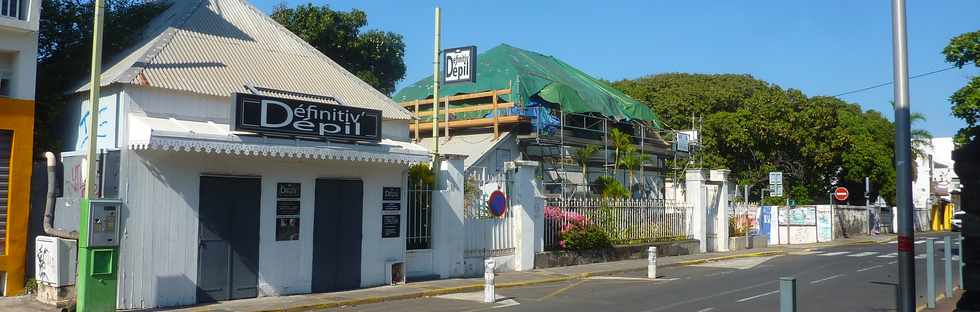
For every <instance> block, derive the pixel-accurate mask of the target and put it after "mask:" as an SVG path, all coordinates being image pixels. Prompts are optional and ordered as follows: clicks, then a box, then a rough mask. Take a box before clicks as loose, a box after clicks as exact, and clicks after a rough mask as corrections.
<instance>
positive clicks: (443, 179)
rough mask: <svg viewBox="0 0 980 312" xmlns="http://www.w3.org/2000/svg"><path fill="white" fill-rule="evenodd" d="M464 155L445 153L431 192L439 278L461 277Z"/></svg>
mask: <svg viewBox="0 0 980 312" xmlns="http://www.w3.org/2000/svg"><path fill="white" fill-rule="evenodd" d="M464 159H466V156H464V155H447V154H443V155H442V161H440V166H439V175H438V176H437V177H436V190H438V191H436V192H433V196H432V253H433V255H432V260H433V264H434V265H433V267H434V268H435V273H436V274H438V275H439V277H440V278H451V277H461V276H463V273H464V266H463V253H464V249H465V248H466V246H465V244H466V241H465V240H464V239H462V237H465V236H466V232H465V230H466V229H465V227H464V224H465V223H464V221H463V217H464V215H463V184H464V181H465V180H464V177H463V160H464Z"/></svg>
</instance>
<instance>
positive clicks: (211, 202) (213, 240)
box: [197, 176, 262, 302]
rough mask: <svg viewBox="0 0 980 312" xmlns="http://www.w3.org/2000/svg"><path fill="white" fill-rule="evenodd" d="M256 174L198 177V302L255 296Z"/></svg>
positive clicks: (257, 250)
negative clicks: (252, 175)
mask: <svg viewBox="0 0 980 312" xmlns="http://www.w3.org/2000/svg"><path fill="white" fill-rule="evenodd" d="M261 191H262V183H261V180H260V179H259V178H242V177H211V176H202V177H201V186H200V202H199V203H200V204H199V206H198V207H199V209H198V210H199V211H198V215H199V216H200V232H199V235H198V236H199V244H198V269H197V301H198V302H213V301H218V300H229V299H242V298H252V297H256V296H257V295H258V288H257V287H258V271H259V270H258V269H259V206H260V200H261V197H260V193H261Z"/></svg>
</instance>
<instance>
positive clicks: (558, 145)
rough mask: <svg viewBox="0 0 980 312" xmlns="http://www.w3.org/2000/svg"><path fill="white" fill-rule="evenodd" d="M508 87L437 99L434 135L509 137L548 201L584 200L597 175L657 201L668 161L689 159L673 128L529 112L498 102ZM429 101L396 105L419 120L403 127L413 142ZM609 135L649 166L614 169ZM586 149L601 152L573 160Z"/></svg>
mask: <svg viewBox="0 0 980 312" xmlns="http://www.w3.org/2000/svg"><path fill="white" fill-rule="evenodd" d="M512 88H513V86H512V85H511V86H509V87H508V88H507V89H499V90H490V91H485V92H479V93H470V94H460V95H453V96H446V97H443V98H440V99H439V101H438V103H439V104H440V105H443V106H444V107H445V108H444V109H441V110H442V111H443V112H445V114H446V115H445V116H440V119H442V120H441V121H440V122H439V126H438V129H435V131H445V133H446V135H447V137H449V136H450V135H453V134H459V135H461V134H468V133H489V132H492V133H493V138H494V139H495V140H496V139H498V138H500V137H501V135H502V133H503V132H513V133H515V134H516V140H517V144H518V146H519V148H520V157H521V159H523V160H534V161H538V162H539V163H540V166H539V172H538V177H539V184H540V186H541V189H542V190H544V192H545V196H547V197H549V198H561V199H565V198H576V197H588V196H590V193H591V192H592V191H593V187H594V185H593V181H594V179H595V178H597V177H598V176H600V175H603V176H613V178H615V179H617V180H620V182H621V183H623V184H624V185H626V186H627V187H629V188H630V192H631V193H632V194H633V196H634V197H638V198H657V199H662V198H663V197H664V194H663V188H664V179H666V176H667V174H668V168H667V162H668V160H674V161H675V162H676V160H677V159H687V158H689V155H690V154H689V153H687V152H678V151H676V149H675V148H674V146H673V142H672V140H674V138H675V134H676V131H674V130H665V129H660V128H658V127H656V126H654V125H651V124H650V123H647V122H643V121H637V120H632V121H627V120H615V119H612V118H608V117H606V116H602V115H599V114H592V113H567V112H564V111H563V110H562V109H561V105H537V106H528V105H526V103H514V102H502V101H501V99H500V98H499V97H500V96H501V95H507V94H511V93H512ZM433 103H434V101H433V100H432V99H431V98H429V99H420V100H413V101H407V102H402V103H401V104H402V107H404V108H406V109H408V110H409V111H412V112H413V113H415V115H416V116H417V117H418V118H417V119H415V120H414V121H413V122H412V123H411V124H410V125H409V131H410V133H411V134H413V137H414V140H415V141H416V142H418V141H420V140H421V139H422V138H425V137H427V136H428V135H431V133H432V131H433V126H432V122H431V118H432V105H433ZM549 104H550V103H549ZM551 119H554V120H551ZM426 121H429V122H426ZM554 121H557V123H555V122H554ZM612 129H619V130H620V131H622V132H623V133H625V134H626V135H627V136H628V137H629V141H630V143H631V144H632V145H633V146H634V147H635V151H636V152H637V153H639V154H640V155H643V156H647V157H649V160H648V161H643V162H641V163H640V164H639V166H637V168H635V169H634V170H630V171H633V172H632V173H629V172H627V170H624V169H619V168H617V167H618V166H617V165H616V164H615V158H616V156H615V145H614V144H613V143H614V142H611V139H610V136H609V132H610V131H612ZM589 145H594V146H597V147H598V148H599V151H597V152H596V153H595V154H594V155H592V157H590V158H588V159H584V160H583V159H576V157H575V156H573V155H575V151H576V150H578V149H582V148H586V147H587V146H589ZM583 163H584V164H585V170H584V171H583V168H582V164H583ZM612 171H615V172H612ZM583 172H584V175H583ZM627 176H637V177H638V179H631V181H626V180H627ZM657 177H659V181H658V179H657Z"/></svg>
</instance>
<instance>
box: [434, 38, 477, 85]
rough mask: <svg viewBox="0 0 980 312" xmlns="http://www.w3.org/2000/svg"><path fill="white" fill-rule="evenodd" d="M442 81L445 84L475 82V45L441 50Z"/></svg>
mask: <svg viewBox="0 0 980 312" xmlns="http://www.w3.org/2000/svg"><path fill="white" fill-rule="evenodd" d="M443 57H444V59H443V60H444V61H445V62H443V65H442V66H443V69H442V75H443V76H442V81H443V82H445V83H446V84H451V83H457V82H476V47H475V46H468V47H459V48H452V49H446V50H444V51H443Z"/></svg>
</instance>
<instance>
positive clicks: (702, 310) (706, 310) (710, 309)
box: [698, 308, 715, 312]
mask: <svg viewBox="0 0 980 312" xmlns="http://www.w3.org/2000/svg"><path fill="white" fill-rule="evenodd" d="M714 309H715V308H704V309H701V310H698V312H708V311H712V310H714Z"/></svg>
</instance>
